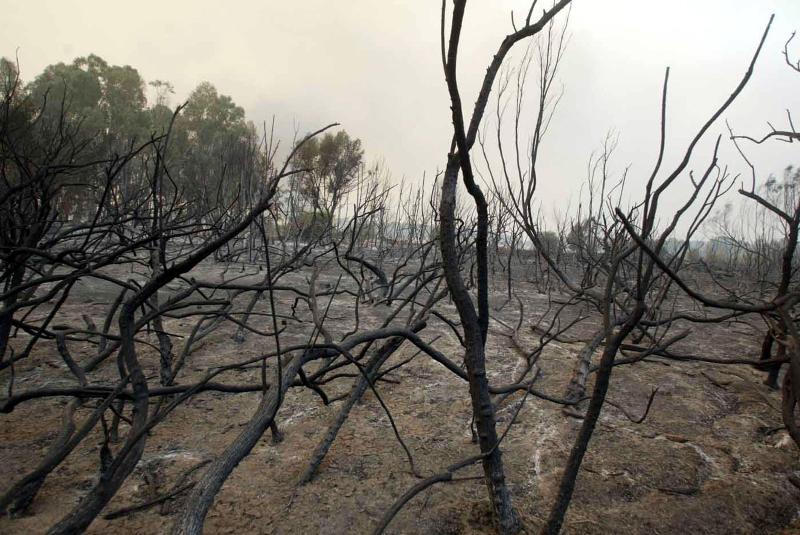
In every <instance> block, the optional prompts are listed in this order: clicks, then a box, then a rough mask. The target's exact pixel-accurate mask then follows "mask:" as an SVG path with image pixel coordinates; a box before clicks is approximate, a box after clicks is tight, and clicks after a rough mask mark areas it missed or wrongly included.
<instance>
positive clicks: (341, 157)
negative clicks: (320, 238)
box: [293, 130, 364, 217]
mask: <svg viewBox="0 0 800 535" xmlns="http://www.w3.org/2000/svg"><path fill="white" fill-rule="evenodd" d="M363 163H364V150H363V149H362V147H361V140H359V139H351V138H350V136H349V135H348V133H347V132H345V131H344V130H340V131H339V132H337V133H336V134H330V133H327V134H325V135H324V136H323V137H322V138H321V139H317V138H314V139H311V140H309V141H308V142H307V143H305V144H304V145H303V146H302V147H301V148H300V150H298V151H297V154H296V155H295V158H294V161H293V165H294V167H295V168H296V169H306V170H307V171H305V172H303V173H300V174H298V175H297V185H298V188H297V189H298V191H299V193H300V195H301V196H302V197H303V199H304V200H305V201H306V202H307V203H308V204H310V205H311V207H312V208H314V209H318V210H321V211H322V212H324V213H325V214H326V215H327V216H328V217H332V215H333V212H334V211H335V210H336V208H337V207H338V206H339V203H340V202H341V200H342V198H343V197H344V196H345V195H347V194H348V193H349V192H350V191H351V190H352V188H353V186H354V185H355V182H356V179H357V177H358V174H359V172H360V170H361V168H362V165H363Z"/></svg>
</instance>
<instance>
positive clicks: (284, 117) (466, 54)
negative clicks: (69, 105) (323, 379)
mask: <svg viewBox="0 0 800 535" xmlns="http://www.w3.org/2000/svg"><path fill="white" fill-rule="evenodd" d="M540 3H541V5H542V6H544V5H549V4H550V1H549V0H542V2H540ZM526 4H527V3H526V2H524V1H510V0H504V1H498V0H482V1H479V0H472V1H471V2H470V3H469V4H468V8H467V16H466V23H465V28H464V32H463V41H462V43H463V46H462V48H461V53H460V63H459V67H460V76H461V80H462V96H463V99H464V100H465V102H468V103H470V105H469V108H470V109H471V103H472V102H473V101H474V93H475V89H476V84H477V83H478V81H479V80H480V79H481V77H482V76H483V74H484V72H485V69H486V65H487V63H488V61H489V59H490V57H491V55H492V53H493V52H494V50H495V49H496V48H497V46H498V44H499V43H500V40H501V39H502V37H503V36H504V35H505V34H506V33H508V32H509V31H510V29H511V26H510V12H511V10H512V9H515V10H516V11H517V12H518V14H519V15H518V16H522V13H523V12H524V11H525V10H526V7H527V5H526ZM537 9H538V8H537ZM439 10H440V3H439V2H437V1H434V0H339V1H336V2H332V1H330V0H306V1H286V0H281V1H275V0H258V1H238V2H237V1H228V2H221V1H219V0H214V1H205V0H202V1H200V0H193V1H163V0H161V1H158V2H156V1H150V0H140V1H138V2H134V3H131V2H124V3H123V2H115V1H108V0H105V1H96V0H80V1H78V0H71V1H70V0H51V1H43V0H0V13H2V14H3V19H4V20H3V23H2V26H3V31H2V32H0V54H3V55H6V56H13V55H14V53H15V51H18V54H19V59H20V63H21V69H22V74H23V78H25V79H31V78H33V77H34V76H35V75H36V74H38V73H39V72H40V71H41V69H42V68H43V67H44V66H46V65H47V64H50V63H56V62H58V61H71V60H72V59H73V58H74V57H76V56H79V55H86V54H89V53H95V54H98V55H100V56H101V57H103V58H104V59H106V60H107V61H108V62H110V63H114V64H130V65H132V66H134V67H136V68H137V69H138V70H139V72H140V73H141V75H142V76H143V77H144V78H145V79H146V80H148V81H149V80H153V79H162V80H169V81H171V82H173V84H174V85H175V88H176V95H175V97H174V100H173V104H175V103H177V102H178V101H180V100H181V99H183V98H185V97H186V96H187V95H188V93H189V92H190V91H191V89H192V88H193V87H194V86H195V85H196V84H197V83H198V82H200V81H203V80H208V81H210V82H212V83H213V84H214V85H215V86H216V87H217V88H218V89H219V90H220V91H221V92H223V93H225V94H228V95H231V96H232V97H233V99H234V100H235V101H236V102H237V103H238V104H239V105H241V106H242V107H244V109H245V110H246V112H247V116H248V118H250V119H251V120H253V121H254V122H256V124H260V123H261V121H263V120H268V119H269V118H270V117H271V116H272V115H275V116H276V120H277V122H278V124H279V125H280V127H281V130H280V131H281V132H282V133H284V134H285V135H291V132H292V131H293V130H294V128H295V125H297V126H298V128H299V129H300V130H301V131H307V130H311V129H314V128H316V127H318V126H320V125H322V124H326V123H328V122H333V121H337V122H341V123H342V124H343V126H344V127H345V128H346V129H347V130H348V131H349V132H350V133H351V134H352V135H354V136H356V137H359V138H361V139H362V141H363V143H364V145H365V148H366V150H367V153H368V156H369V157H371V158H377V157H382V158H384V159H385V161H386V163H387V165H388V166H389V168H390V169H391V170H392V172H393V174H394V176H395V177H396V178H399V177H401V176H406V177H407V178H409V179H417V178H418V177H420V176H421V175H422V173H423V171H427V172H428V173H429V175H430V174H431V173H433V172H434V171H435V170H436V168H437V167H441V166H442V164H443V161H444V156H445V153H446V151H447V148H448V144H449V140H450V132H451V130H450V122H449V121H450V117H449V109H448V100H447V93H446V88H445V85H444V81H443V75H442V73H441V64H440V60H439ZM770 13H775V14H776V20H775V23H774V24H773V28H772V32H771V34H770V37H769V38H768V41H767V43H766V46H765V49H764V52H763V54H762V57H761V60H760V63H759V64H758V67H757V70H756V74H755V76H754V78H753V81H752V83H751V85H750V86H749V87H748V88H747V89H746V91H745V92H744V94H743V95H742V97H741V98H740V100H739V101H738V102H737V103H736V104H735V105H734V107H733V109H732V110H731V112H730V113H728V114H727V115H726V117H725V118H727V119H728V120H730V121H731V123H732V125H733V126H734V128H735V129H736V130H737V131H739V132H742V133H750V134H754V135H755V134H758V133H762V132H765V131H766V129H767V125H766V121H768V120H769V121H772V122H773V124H776V125H781V126H783V125H785V122H786V109H787V108H789V109H794V110H795V112H796V113H797V114H798V118H797V120H799V121H800V75H797V74H794V75H793V74H792V73H791V72H790V71H789V69H788V67H786V66H785V64H784V63H783V57H782V55H781V51H782V48H783V43H784V42H785V41H786V39H787V38H788V37H789V35H790V34H791V32H792V31H793V30H794V29H798V30H800V1H798V0H749V1H744V0H673V1H670V2H663V1H656V0H593V1H588V0H575V1H574V3H573V8H572V12H571V16H570V23H569V33H570V36H571V37H570V41H569V45H568V49H567V51H566V55H565V57H564V62H563V66H562V71H561V77H560V79H561V82H562V83H563V86H564V96H563V98H562V100H561V103H560V106H559V109H558V111H557V114H556V116H555V119H554V122H553V126H552V129H551V132H550V134H549V138H548V140H547V142H546V145H545V146H544V148H543V150H544V154H543V156H542V158H543V160H542V174H541V178H540V180H541V188H540V190H541V197H540V199H541V200H542V202H543V204H544V205H545V206H546V207H547V208H550V206H555V207H558V208H563V207H564V206H565V205H566V202H567V201H568V200H570V198H572V200H573V202H574V197H575V192H577V190H578V187H579V186H580V183H581V181H582V180H583V178H584V177H585V175H586V170H585V169H586V162H587V160H588V158H589V154H590V153H591V151H592V150H594V149H596V148H598V147H599V146H600V145H601V143H602V140H603V138H604V137H605V135H606V133H607V132H608V131H609V129H615V130H616V131H617V132H618V134H619V142H620V147H619V150H618V153H617V156H616V159H615V160H614V164H613V168H614V169H615V170H617V171H621V170H622V169H623V168H624V167H625V166H627V165H630V166H631V170H630V175H629V176H630V181H631V184H632V185H633V186H634V188H635V187H637V186H639V185H641V183H642V182H643V180H644V179H645V177H646V176H647V174H648V171H649V170H650V168H651V166H652V162H653V160H654V157H655V153H656V150H657V135H658V117H659V108H658V106H659V100H660V91H661V84H662V80H663V73H664V68H665V67H666V66H671V85H670V97H669V123H668V131H669V140H668V143H669V147H671V148H672V150H671V151H670V152H668V154H669V155H672V156H673V160H672V161H673V162H674V159H675V155H676V154H677V153H678V152H679V151H680V150H683V148H684V147H685V146H686V144H687V142H688V139H689V138H690V136H691V135H692V134H693V132H694V130H695V129H696V127H697V126H698V125H700V124H701V123H702V122H703V121H704V120H705V119H706V118H707V117H708V116H709V115H710V113H711V112H712V111H713V110H714V109H715V107H716V106H718V105H719V104H720V103H721V102H722V101H723V100H724V99H725V98H726V97H727V95H728V94H729V93H730V92H731V90H732V89H733V87H734V86H735V85H736V83H737V82H738V80H739V78H740V77H741V75H742V74H743V73H744V71H745V68H746V66H747V63H748V62H749V59H750V56H751V54H752V52H753V50H754V49H755V46H756V44H757V41H758V38H759V37H760V35H761V33H762V31H763V29H764V27H765V25H766V23H767V20H768V18H769V14H770ZM796 41H798V42H797V43H796V46H795V48H794V50H795V51H796V53H797V55H798V56H800V38H798V39H797V40H796ZM724 132H725V125H724V122H720V123H719V124H718V125H717V126H716V128H714V129H713V130H712V132H710V134H711V135H712V137H713V136H716V134H718V133H724ZM725 146H726V150H725V152H723V155H724V160H723V163H729V164H730V165H731V168H732V169H734V170H740V169H741V168H742V165H741V160H740V159H739V158H738V157H736V156H735V154H734V153H733V152H732V151H731V150H730V143H725ZM795 147H796V145H792V146H788V145H786V144H778V143H776V144H773V145H771V146H770V147H764V148H758V150H756V148H752V151H751V153H752V155H753V157H754V159H755V160H756V162H757V163H758V165H759V169H760V170H761V171H762V173H764V174H766V173H768V172H778V171H780V170H781V169H782V168H783V167H784V166H785V165H787V164H790V163H796V164H800V158H799V157H798V156H800V154H798V152H797V149H796V148H795ZM700 156H703V158H699V159H697V160H696V167H698V168H699V167H701V166H703V165H704V164H705V163H706V162H707V156H708V151H703V152H701V153H700ZM667 163H669V161H668V162H667ZM687 180H688V178H687ZM633 193H634V194H635V190H634V191H633Z"/></svg>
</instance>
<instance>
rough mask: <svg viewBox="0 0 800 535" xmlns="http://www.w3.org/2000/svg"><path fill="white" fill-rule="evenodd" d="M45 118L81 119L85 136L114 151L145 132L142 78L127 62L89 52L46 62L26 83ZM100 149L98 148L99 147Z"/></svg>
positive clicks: (29, 92)
mask: <svg viewBox="0 0 800 535" xmlns="http://www.w3.org/2000/svg"><path fill="white" fill-rule="evenodd" d="M27 92H28V94H29V95H30V96H31V98H32V99H33V100H34V102H36V103H37V105H39V106H43V107H44V116H45V118H46V119H49V120H52V121H57V120H59V119H60V115H61V112H62V107H63V109H64V111H65V114H66V118H67V119H68V120H69V121H71V122H72V123H74V124H80V126H81V132H82V137H83V138H84V139H95V141H96V142H97V144H98V145H99V146H101V147H105V148H107V149H110V150H118V149H119V148H120V147H121V146H124V145H128V144H130V143H132V142H133V141H134V140H137V139H138V140H140V141H141V140H143V139H144V138H147V137H148V129H149V125H148V121H147V115H146V113H145V106H146V104H147V100H146V97H145V85H144V80H143V79H142V77H141V76H140V75H139V72H138V71H137V70H136V69H134V68H133V67H131V66H128V65H125V66H118V65H109V64H108V63H107V62H106V61H105V60H103V59H102V58H101V57H99V56H96V55H94V54H91V55H89V56H86V57H80V58H76V59H75V60H74V61H73V62H72V63H70V64H65V63H57V64H55V65H48V66H47V67H45V69H44V71H43V72H42V73H41V74H40V75H39V76H37V77H36V78H35V79H34V80H33V82H31V83H30V84H29V85H28V87H27ZM98 150H100V149H98Z"/></svg>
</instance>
